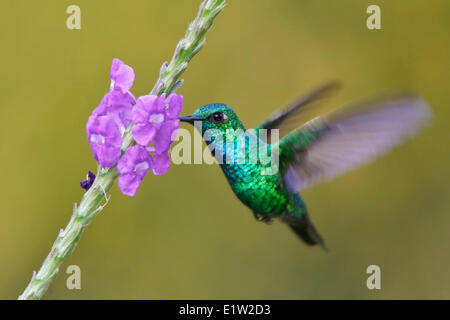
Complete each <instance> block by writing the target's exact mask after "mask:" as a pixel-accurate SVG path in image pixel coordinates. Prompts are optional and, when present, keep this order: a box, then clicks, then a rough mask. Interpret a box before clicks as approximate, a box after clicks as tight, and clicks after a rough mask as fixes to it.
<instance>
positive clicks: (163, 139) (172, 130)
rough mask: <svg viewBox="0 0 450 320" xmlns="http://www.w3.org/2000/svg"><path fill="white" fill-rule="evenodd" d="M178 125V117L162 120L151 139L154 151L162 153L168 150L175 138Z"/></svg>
mask: <svg viewBox="0 0 450 320" xmlns="http://www.w3.org/2000/svg"><path fill="white" fill-rule="evenodd" d="M179 126H180V120H178V119H177V120H169V121H166V122H164V124H163V125H162V126H161V128H160V129H159V131H158V133H157V134H156V136H155V139H154V140H153V143H154V147H155V152H156V153H163V152H167V151H168V150H169V148H170V145H171V144H172V142H173V140H175V137H176V135H177V130H178V127H179Z"/></svg>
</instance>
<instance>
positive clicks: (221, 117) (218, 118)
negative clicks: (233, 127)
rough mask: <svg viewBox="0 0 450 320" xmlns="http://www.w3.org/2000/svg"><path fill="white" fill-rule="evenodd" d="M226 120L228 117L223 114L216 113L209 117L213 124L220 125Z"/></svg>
mask: <svg viewBox="0 0 450 320" xmlns="http://www.w3.org/2000/svg"><path fill="white" fill-rule="evenodd" d="M226 119H228V117H227V115H226V114H225V113H223V112H216V113H214V114H213V115H212V116H211V120H212V121H213V122H215V123H221V122H223V121H224V120H226Z"/></svg>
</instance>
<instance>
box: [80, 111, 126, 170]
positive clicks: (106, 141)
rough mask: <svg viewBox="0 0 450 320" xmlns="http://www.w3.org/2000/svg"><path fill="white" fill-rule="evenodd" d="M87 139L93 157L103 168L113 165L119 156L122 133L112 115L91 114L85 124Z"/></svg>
mask: <svg viewBox="0 0 450 320" xmlns="http://www.w3.org/2000/svg"><path fill="white" fill-rule="evenodd" d="M86 131H87V136H88V141H89V144H90V146H91V149H92V151H93V153H94V158H95V160H97V162H98V164H100V165H101V166H102V167H104V168H110V167H112V166H114V165H115V164H116V163H117V161H118V160H119V158H120V153H121V152H120V147H121V146H122V135H121V134H120V131H119V128H118V126H117V123H116V121H115V120H114V118H113V117H110V116H108V115H105V116H100V115H97V114H93V115H91V116H90V117H89V119H88V122H87V124H86Z"/></svg>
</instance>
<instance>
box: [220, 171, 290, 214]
mask: <svg viewBox="0 0 450 320" xmlns="http://www.w3.org/2000/svg"><path fill="white" fill-rule="evenodd" d="M221 167H222V170H223V172H224V173H225V176H226V177H227V180H228V182H229V183H230V186H231V188H232V189H233V191H234V193H235V194H236V196H237V197H238V198H239V200H241V201H242V203H244V204H245V205H246V206H248V207H249V208H250V209H251V210H252V211H253V212H254V213H256V214H258V215H261V216H263V217H275V216H277V215H281V214H282V213H283V212H284V211H285V210H286V205H287V202H288V192H287V191H286V190H285V189H284V188H283V187H282V180H281V176H280V175H279V174H272V175H264V174H262V173H261V169H262V168H261V166H260V165H257V164H242V165H241V164H230V165H228V164H222V165H221Z"/></svg>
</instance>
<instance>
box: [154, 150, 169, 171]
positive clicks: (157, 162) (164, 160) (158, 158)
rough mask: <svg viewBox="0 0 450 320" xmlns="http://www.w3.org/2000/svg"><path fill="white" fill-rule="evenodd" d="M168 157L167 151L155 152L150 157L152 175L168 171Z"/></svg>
mask: <svg viewBox="0 0 450 320" xmlns="http://www.w3.org/2000/svg"><path fill="white" fill-rule="evenodd" d="M169 167H170V158H169V154H168V153H167V152H165V153H161V154H155V155H154V156H153V158H152V171H153V174H154V175H160V174H165V173H167V171H169Z"/></svg>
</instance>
